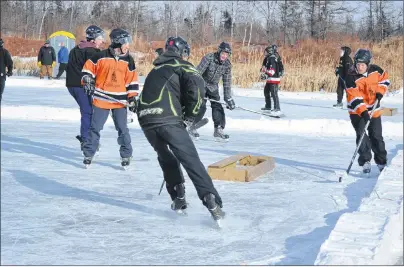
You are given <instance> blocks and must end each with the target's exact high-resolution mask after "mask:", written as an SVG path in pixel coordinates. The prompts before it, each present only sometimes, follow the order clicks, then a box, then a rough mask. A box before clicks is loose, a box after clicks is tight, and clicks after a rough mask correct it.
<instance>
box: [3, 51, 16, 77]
mask: <svg viewBox="0 0 404 267" xmlns="http://www.w3.org/2000/svg"><path fill="white" fill-rule="evenodd" d="M6 68H7V72H6ZM12 71H13V60H12V59H11V55H10V53H9V52H8V51H7V49H5V48H3V47H0V78H1V79H4V80H5V79H6V77H7V73H12Z"/></svg>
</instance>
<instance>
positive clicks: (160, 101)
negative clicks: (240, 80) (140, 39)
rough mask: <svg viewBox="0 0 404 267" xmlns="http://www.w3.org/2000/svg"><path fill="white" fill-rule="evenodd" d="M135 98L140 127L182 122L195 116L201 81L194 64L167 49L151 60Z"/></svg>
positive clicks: (203, 87)
mask: <svg viewBox="0 0 404 267" xmlns="http://www.w3.org/2000/svg"><path fill="white" fill-rule="evenodd" d="M153 64H154V66H155V67H154V68H153V69H152V71H150V73H149V74H148V75H147V77H146V80H145V83H144V86H143V91H142V93H141V94H140V97H139V106H138V114H137V115H138V119H139V124H140V126H141V127H142V128H143V129H150V128H154V127H158V126H162V125H168V124H181V125H183V117H184V118H187V119H188V118H195V117H196V115H197V114H198V112H199V109H200V106H201V104H202V102H203V97H204V96H205V82H204V80H203V78H202V76H201V75H200V73H199V72H198V71H197V70H196V69H195V68H194V66H193V65H192V64H191V63H189V62H188V61H185V60H183V59H181V58H180V57H179V56H178V55H177V54H176V53H174V52H172V51H167V52H165V53H163V54H162V55H160V56H159V57H158V58H157V59H156V60H155V61H154V62H153Z"/></svg>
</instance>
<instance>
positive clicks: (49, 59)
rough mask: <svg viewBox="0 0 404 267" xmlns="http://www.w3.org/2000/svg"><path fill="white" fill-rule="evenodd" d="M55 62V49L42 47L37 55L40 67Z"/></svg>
mask: <svg viewBox="0 0 404 267" xmlns="http://www.w3.org/2000/svg"><path fill="white" fill-rule="evenodd" d="M54 61H56V53H55V49H54V48H53V47H52V46H48V47H46V46H42V47H41V49H39V53H38V62H41V64H42V65H52V63H53V62H54Z"/></svg>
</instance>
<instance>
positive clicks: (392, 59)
mask: <svg viewBox="0 0 404 267" xmlns="http://www.w3.org/2000/svg"><path fill="white" fill-rule="evenodd" d="M84 29H85V27H82V28H77V29H76V32H84ZM109 32H110V31H109V30H106V35H107V36H108V34H109ZM76 38H77V39H76V41H77V43H78V42H79V40H81V39H83V38H84V36H81V35H79V36H76ZM3 39H4V40H5V47H6V48H7V49H8V50H9V51H10V53H11V54H12V56H22V57H28V56H37V53H38V51H39V48H40V47H41V46H42V45H43V42H44V40H25V39H22V38H17V37H3ZM164 43H165V42H164V41H163V40H158V41H151V42H146V41H145V40H143V39H141V38H140V39H138V40H136V42H135V43H133V44H132V46H131V51H136V52H135V53H134V56H135V60H136V66H137V70H138V73H139V75H142V76H145V75H147V73H149V71H150V70H151V69H152V68H153V65H152V62H153V60H154V59H155V55H154V51H155V49H156V48H158V47H163V46H164ZM341 44H343V45H346V46H349V47H351V49H352V53H351V56H353V54H354V53H355V51H356V50H357V49H358V48H368V49H371V51H372V53H373V63H374V64H377V65H379V66H380V67H382V68H383V69H384V70H386V71H387V72H388V73H389V75H390V81H391V87H390V90H396V89H399V88H401V87H403V50H404V41H403V38H402V37H396V38H390V39H388V40H386V41H384V42H383V43H377V44H372V43H367V42H361V41H359V40H357V39H352V38H351V39H350V38H339V39H338V40H335V41H328V42H321V41H320V42H316V41H313V40H304V41H301V42H300V43H299V44H298V45H296V46H294V47H291V46H287V47H280V48H279V53H280V54H281V56H282V60H283V63H284V66H285V76H284V77H283V78H282V80H281V87H282V89H283V90H286V91H306V92H310V91H319V90H320V88H323V89H324V90H325V91H328V92H334V91H335V90H336V87H337V78H336V77H335V74H334V71H335V67H336V65H337V64H338V60H339V47H340V46H341ZM217 45H218V44H212V45H209V46H204V47H201V46H197V45H192V48H191V56H190V58H189V60H190V62H192V63H193V64H194V65H198V64H199V62H200V60H201V58H202V57H203V56H204V55H206V54H207V53H209V52H214V51H216V49H217ZM264 48H265V45H251V46H250V47H249V51H247V46H244V47H243V46H242V44H241V43H233V54H232V57H231V61H232V65H233V85H237V86H240V87H243V88H250V87H252V85H253V84H254V83H256V82H260V80H259V70H260V68H261V64H262V61H263V50H264ZM16 68H17V69H18V68H21V69H29V68H32V69H31V70H34V69H36V65H33V64H32V66H31V65H30V63H24V62H21V64H20V63H17V64H16Z"/></svg>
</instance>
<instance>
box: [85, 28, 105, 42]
mask: <svg viewBox="0 0 404 267" xmlns="http://www.w3.org/2000/svg"><path fill="white" fill-rule="evenodd" d="M100 36H101V37H102V39H103V40H105V32H104V31H103V30H102V29H101V28H100V27H98V26H95V25H91V26H88V27H87V29H86V39H87V41H91V40H95V39H97V38H98V37H100Z"/></svg>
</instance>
